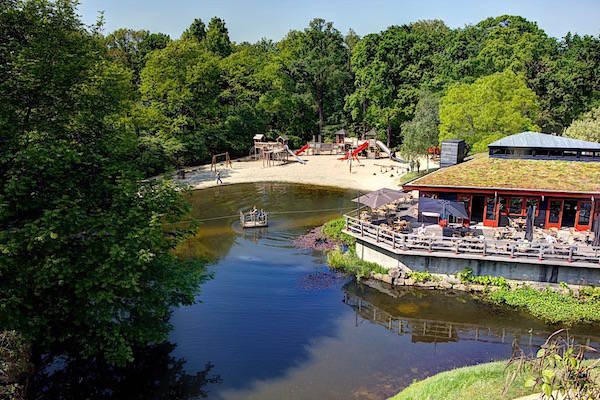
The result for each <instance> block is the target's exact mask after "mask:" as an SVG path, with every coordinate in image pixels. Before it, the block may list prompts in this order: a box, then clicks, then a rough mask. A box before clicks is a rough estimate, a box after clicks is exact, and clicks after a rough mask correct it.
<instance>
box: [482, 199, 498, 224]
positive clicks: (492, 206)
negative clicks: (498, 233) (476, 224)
mask: <svg viewBox="0 0 600 400" xmlns="http://www.w3.org/2000/svg"><path fill="white" fill-rule="evenodd" d="M483 225H485V226H492V227H497V226H498V205H497V204H496V199H495V198H494V197H486V198H485V208H484V210H483Z"/></svg>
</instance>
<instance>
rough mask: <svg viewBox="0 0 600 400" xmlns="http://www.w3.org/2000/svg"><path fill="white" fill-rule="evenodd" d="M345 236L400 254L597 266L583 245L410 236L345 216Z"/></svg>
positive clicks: (599, 261)
mask: <svg viewBox="0 0 600 400" xmlns="http://www.w3.org/2000/svg"><path fill="white" fill-rule="evenodd" d="M345 218H346V233H348V234H350V235H351V236H354V237H356V238H362V239H369V241H371V242H374V243H375V244H376V245H377V246H380V247H383V248H386V249H388V250H392V251H393V252H395V253H398V254H402V252H405V251H418V252H423V253H434V252H442V253H447V254H448V255H476V256H480V257H486V256H497V257H505V258H506V259H507V261H509V260H511V259H517V258H520V259H529V260H538V261H542V260H547V261H551V260H554V261H561V262H568V263H572V262H576V263H578V264H580V265H581V263H584V264H589V266H590V267H596V268H597V267H599V266H600V247H592V246H589V245H586V244H574V245H566V244H558V243H556V244H548V243H544V242H531V243H530V242H527V241H523V240H496V239H485V238H480V237H472V238H471V237H444V236H432V235H427V234H425V235H414V234H405V233H400V232H396V231H394V230H392V229H389V228H385V227H383V228H382V227H380V226H377V225H374V224H371V223H369V222H365V221H361V220H359V219H358V218H355V217H352V216H350V215H345Z"/></svg>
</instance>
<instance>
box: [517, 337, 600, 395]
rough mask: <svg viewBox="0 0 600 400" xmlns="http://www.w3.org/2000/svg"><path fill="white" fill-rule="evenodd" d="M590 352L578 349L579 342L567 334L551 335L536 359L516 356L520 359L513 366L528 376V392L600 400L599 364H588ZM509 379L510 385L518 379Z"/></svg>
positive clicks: (526, 382)
mask: <svg viewBox="0 0 600 400" xmlns="http://www.w3.org/2000/svg"><path fill="white" fill-rule="evenodd" d="M590 350H592V351H593V349H590V348H589V347H587V346H584V345H575V339H573V338H571V337H569V335H568V334H566V335H565V336H563V331H562V330H560V331H557V332H555V333H554V334H553V335H551V336H550V337H549V338H548V340H547V341H546V343H544V345H542V347H541V348H540V349H539V350H538V351H537V353H536V355H535V356H528V355H526V353H525V352H523V351H520V352H515V353H516V354H518V356H515V357H513V359H511V360H510V362H509V366H516V368H517V369H516V370H515V372H514V374H517V373H519V372H522V373H525V374H526V376H527V378H526V380H525V382H524V384H523V385H524V386H525V387H526V388H531V389H532V390H537V391H541V393H542V394H543V398H545V399H559V398H560V399H564V400H571V399H573V400H575V399H585V400H591V399H597V398H599V397H600V380H599V379H598V373H599V369H598V360H596V361H594V362H586V361H585V355H586V352H589V351H590ZM514 374H513V375H512V376H510V375H509V379H507V385H510V384H512V382H511V380H512V379H514V376H515V375H514Z"/></svg>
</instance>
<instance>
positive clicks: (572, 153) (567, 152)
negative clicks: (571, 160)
mask: <svg viewBox="0 0 600 400" xmlns="http://www.w3.org/2000/svg"><path fill="white" fill-rule="evenodd" d="M563 155H564V156H565V157H577V152H576V151H571V150H565V151H564V152H563Z"/></svg>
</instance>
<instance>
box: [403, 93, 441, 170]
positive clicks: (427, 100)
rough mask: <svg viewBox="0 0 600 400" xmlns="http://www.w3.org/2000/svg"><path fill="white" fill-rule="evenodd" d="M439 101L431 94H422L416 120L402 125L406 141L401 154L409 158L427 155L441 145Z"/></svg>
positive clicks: (416, 110)
mask: <svg viewBox="0 0 600 400" xmlns="http://www.w3.org/2000/svg"><path fill="white" fill-rule="evenodd" d="M439 124H440V118H439V100H438V98H437V97H436V96H435V95H433V94H432V93H431V92H422V93H421V95H420V96H419V102H418V103H417V107H416V109H415V116H414V118H413V119H412V120H411V121H409V122H405V123H404V124H402V131H403V133H404V141H403V142H402V147H401V149H400V152H401V153H402V154H403V155H405V156H406V157H407V158H413V157H415V156H420V155H425V154H427V150H428V149H429V148H430V147H432V146H436V145H437V144H438V143H439Z"/></svg>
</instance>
